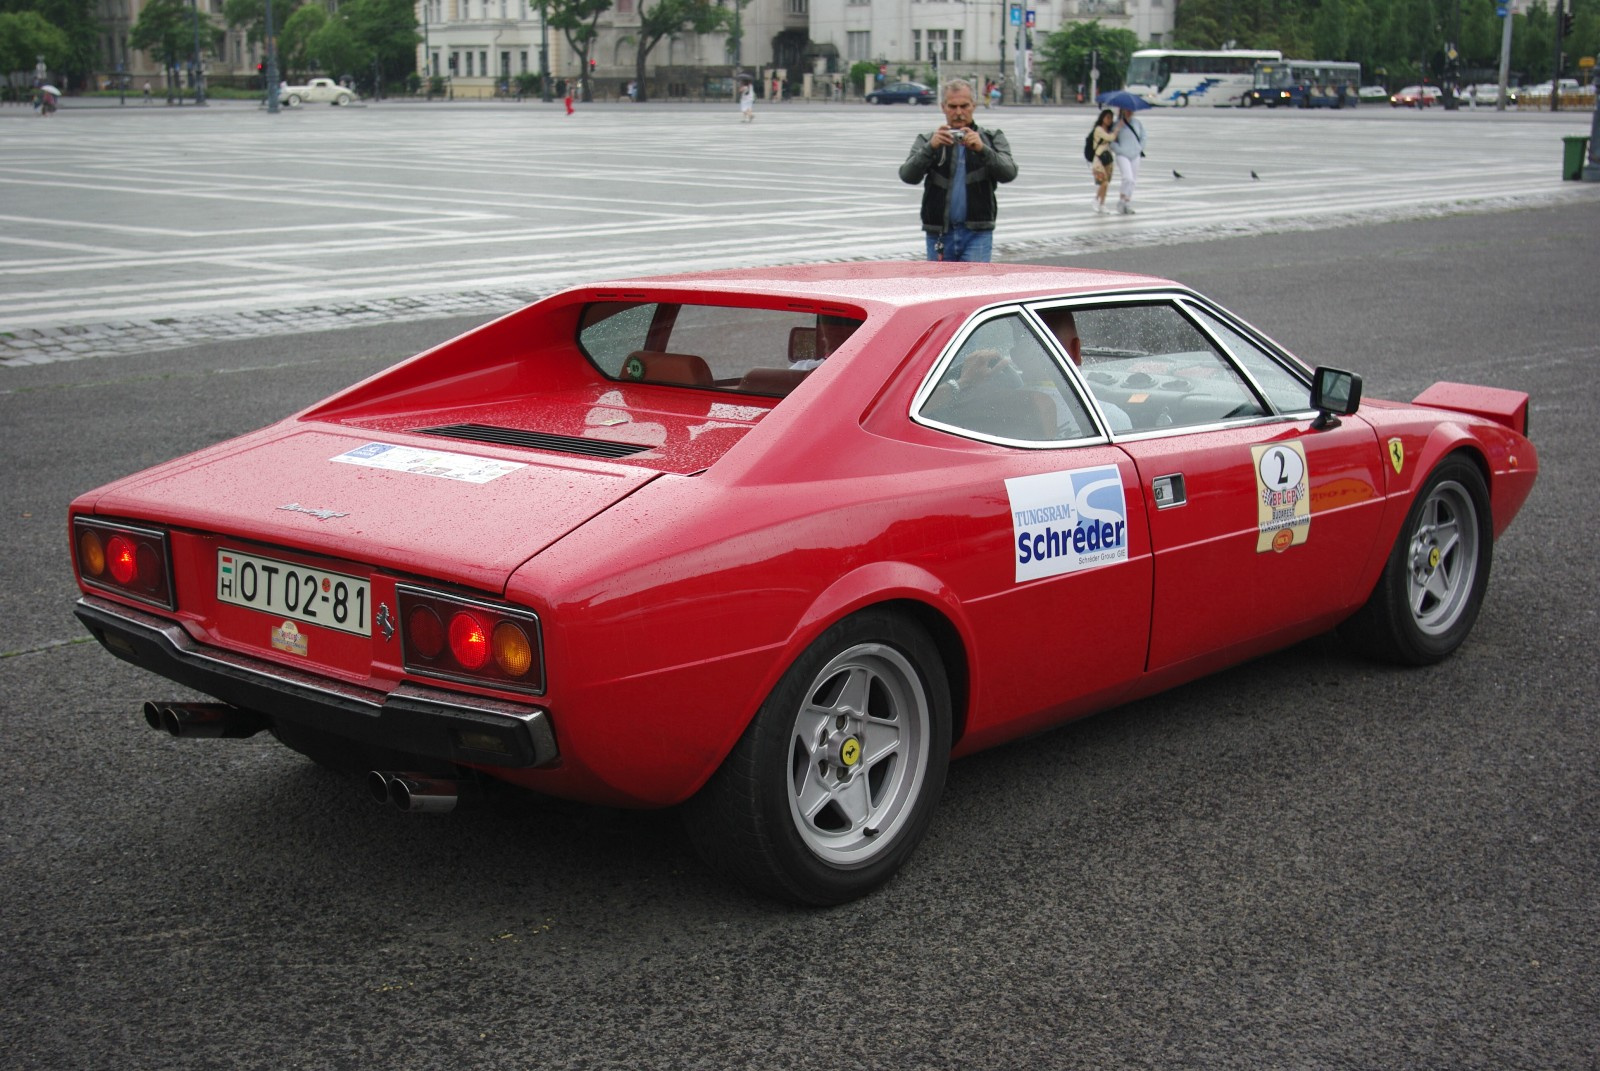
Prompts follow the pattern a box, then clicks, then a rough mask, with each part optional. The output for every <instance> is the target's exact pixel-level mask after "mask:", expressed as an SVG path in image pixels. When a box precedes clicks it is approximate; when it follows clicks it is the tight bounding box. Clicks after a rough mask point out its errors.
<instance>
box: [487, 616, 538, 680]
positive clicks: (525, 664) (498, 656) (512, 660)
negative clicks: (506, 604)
mask: <svg viewBox="0 0 1600 1071" xmlns="http://www.w3.org/2000/svg"><path fill="white" fill-rule="evenodd" d="M494 664H495V665H497V666H499V667H500V672H502V673H504V674H505V675H506V676H508V677H520V676H522V675H523V674H524V673H526V672H528V670H529V668H530V667H531V666H532V665H533V644H531V643H529V642H528V634H527V633H526V632H523V631H522V629H520V628H518V627H517V626H516V625H513V624H512V623H511V622H510V621H502V622H500V623H499V624H498V625H496V626H495V627H494Z"/></svg>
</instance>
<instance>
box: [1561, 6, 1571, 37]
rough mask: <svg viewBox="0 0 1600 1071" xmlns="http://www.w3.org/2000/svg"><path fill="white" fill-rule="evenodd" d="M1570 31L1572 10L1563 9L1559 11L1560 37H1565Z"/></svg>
mask: <svg viewBox="0 0 1600 1071" xmlns="http://www.w3.org/2000/svg"><path fill="white" fill-rule="evenodd" d="M1571 32H1572V12H1570V11H1563V12H1562V13H1561V36H1562V37H1566V36H1567V35H1568V34H1570V33H1571Z"/></svg>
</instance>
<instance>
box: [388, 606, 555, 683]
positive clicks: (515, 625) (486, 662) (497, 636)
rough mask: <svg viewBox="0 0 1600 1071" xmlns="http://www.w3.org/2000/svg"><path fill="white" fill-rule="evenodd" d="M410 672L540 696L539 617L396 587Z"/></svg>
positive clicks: (523, 611) (541, 673)
mask: <svg viewBox="0 0 1600 1071" xmlns="http://www.w3.org/2000/svg"><path fill="white" fill-rule="evenodd" d="M395 593H396V596H397V597H398V599H399V601H400V620H401V621H402V622H403V627H402V629H401V641H402V648H401V649H402V652H403V661H404V665H405V668H406V670H407V671H409V672H412V673H417V674H421V675H423V676H428V677H442V678H444V679H446V680H454V681H464V682H467V683H470V684H481V685H485V686H487V687H493V688H506V689H510V690H512V691H519V692H533V693H542V692H543V691H544V663H543V660H542V658H541V655H540V646H539V618H538V616H537V615H535V614H532V613H530V612H528V611H527V610H520V609H516V608H514V607H510V606H503V605H500V604H498V603H492V602H488V601H483V600H477V599H467V598H463V597H461V596H459V595H448V594H445V593H443V592H438V591H429V590H426V589H424V588H415V587H411V586H409V585H406V584H398V585H396V586H395Z"/></svg>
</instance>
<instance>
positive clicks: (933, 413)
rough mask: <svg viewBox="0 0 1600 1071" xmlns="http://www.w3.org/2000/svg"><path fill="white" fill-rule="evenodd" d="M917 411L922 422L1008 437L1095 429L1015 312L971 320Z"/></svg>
mask: <svg viewBox="0 0 1600 1071" xmlns="http://www.w3.org/2000/svg"><path fill="white" fill-rule="evenodd" d="M917 413H918V416H919V417H921V418H923V419H925V420H927V421H928V422H930V423H935V424H941V425H944V426H946V427H949V428H953V429H958V430H961V431H969V432H973V433H975V434H978V435H981V436H985V437H991V438H996V439H1009V440H1012V441H1016V442H1033V443H1053V442H1063V441H1066V440H1070V439H1080V438H1084V437H1086V436H1090V435H1094V434H1096V432H1095V430H1094V423H1093V421H1091V420H1090V419H1089V414H1088V413H1087V411H1086V410H1085V409H1084V406H1083V402H1082V400H1081V399H1080V398H1079V397H1078V394H1077V392H1076V391H1075V390H1074V389H1073V387H1072V385H1071V383H1070V382H1069V381H1068V379H1067V376H1066V373H1065V372H1064V371H1062V368H1061V366H1060V364H1058V363H1057V361H1056V359H1055V357H1054V356H1052V355H1051V353H1050V351H1049V349H1048V348H1047V347H1046V346H1045V345H1044V343H1043V342H1042V341H1040V339H1039V336H1038V335H1036V334H1035V333H1034V332H1033V329H1032V328H1031V327H1029V326H1028V324H1027V322H1026V321H1024V320H1023V318H1022V317H1021V315H1019V314H1017V313H1008V314H1006V315H1003V316H998V317H996V318H994V319H991V320H988V321H986V322H984V323H982V324H980V325H979V326H978V327H977V328H975V329H974V330H973V331H972V333H971V334H969V335H968V336H967V337H966V339H965V340H964V341H963V342H962V343H961V346H960V347H959V348H958V349H957V350H956V353H955V356H954V357H953V358H951V359H950V360H949V362H948V363H947V364H946V365H945V366H944V368H943V370H942V372H941V374H940V376H939V381H938V384H937V385H936V386H935V387H934V389H933V390H932V391H931V392H930V393H929V394H928V396H927V398H926V400H925V401H924V402H923V403H922V405H921V407H920V408H919V409H918V411H917Z"/></svg>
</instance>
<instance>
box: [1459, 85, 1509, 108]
mask: <svg viewBox="0 0 1600 1071" xmlns="http://www.w3.org/2000/svg"><path fill="white" fill-rule="evenodd" d="M1463 92H1464V94H1465V96H1466V97H1467V99H1468V100H1469V101H1472V102H1473V103H1475V104H1480V105H1481V104H1489V105H1493V104H1495V103H1498V101H1499V100H1500V83H1499V82H1479V83H1478V84H1477V85H1474V86H1470V87H1468V89H1466V90H1464V91H1463ZM1516 102H1517V87H1516V86H1507V87H1506V103H1507V104H1515V103H1516Z"/></svg>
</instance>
